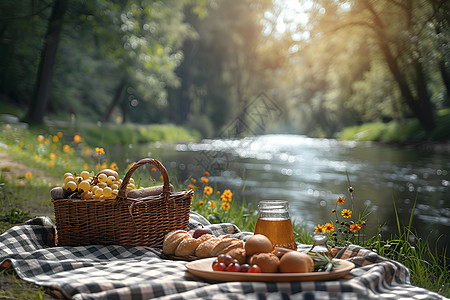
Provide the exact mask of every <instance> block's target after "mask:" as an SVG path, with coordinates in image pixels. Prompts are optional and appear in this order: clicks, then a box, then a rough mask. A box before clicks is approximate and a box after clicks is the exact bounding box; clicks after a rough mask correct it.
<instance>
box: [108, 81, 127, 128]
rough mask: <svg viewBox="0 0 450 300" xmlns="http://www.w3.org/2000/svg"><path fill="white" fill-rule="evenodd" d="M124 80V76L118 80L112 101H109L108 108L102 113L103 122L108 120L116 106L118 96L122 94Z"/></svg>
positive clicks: (124, 84)
mask: <svg viewBox="0 0 450 300" xmlns="http://www.w3.org/2000/svg"><path fill="white" fill-rule="evenodd" d="M126 82H127V81H126V80H125V78H124V79H122V80H121V81H120V83H119V85H118V86H117V89H116V93H115V94H114V98H113V101H111V103H110V105H109V107H108V109H107V110H106V111H105V114H104V115H103V118H102V122H103V123H106V122H109V121H110V119H111V115H112V112H113V110H114V108H115V107H116V106H117V103H119V100H120V96H122V94H123V90H124V89H125V86H126Z"/></svg>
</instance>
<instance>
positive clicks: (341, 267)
mask: <svg viewBox="0 0 450 300" xmlns="http://www.w3.org/2000/svg"><path fill="white" fill-rule="evenodd" d="M215 259H216V258H215V257H211V258H205V259H199V260H196V261H191V262H188V263H187V264H186V268H187V270H188V271H189V272H190V273H192V274H193V275H196V276H198V277H201V278H203V279H209V280H216V281H263V282H290V281H317V280H331V279H338V278H341V277H343V276H345V275H347V274H348V273H349V272H350V271H351V270H352V269H353V268H354V267H355V265H354V264H353V263H352V262H349V261H346V260H340V259H335V260H336V261H338V265H336V266H335V267H334V270H333V271H331V272H312V273H240V272H225V271H214V270H213V269H212V263H213V262H214V260H215Z"/></svg>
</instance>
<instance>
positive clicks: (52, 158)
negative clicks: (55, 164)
mask: <svg viewBox="0 0 450 300" xmlns="http://www.w3.org/2000/svg"><path fill="white" fill-rule="evenodd" d="M49 156H50V159H51V160H54V159H55V158H56V154H55V153H53V152H52V153H50V155H49Z"/></svg>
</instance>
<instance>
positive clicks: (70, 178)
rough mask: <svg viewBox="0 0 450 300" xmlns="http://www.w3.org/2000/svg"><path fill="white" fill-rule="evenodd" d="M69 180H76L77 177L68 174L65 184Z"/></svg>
mask: <svg viewBox="0 0 450 300" xmlns="http://www.w3.org/2000/svg"><path fill="white" fill-rule="evenodd" d="M69 181H75V177H73V176H72V175H70V176H67V177H66V178H64V184H66V183H67V182H69Z"/></svg>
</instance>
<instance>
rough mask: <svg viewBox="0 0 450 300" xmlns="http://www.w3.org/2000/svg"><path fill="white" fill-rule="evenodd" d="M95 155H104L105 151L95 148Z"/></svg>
mask: <svg viewBox="0 0 450 300" xmlns="http://www.w3.org/2000/svg"><path fill="white" fill-rule="evenodd" d="M95 153H97V155H100V154H105V150H104V149H103V148H100V147H95Z"/></svg>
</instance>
